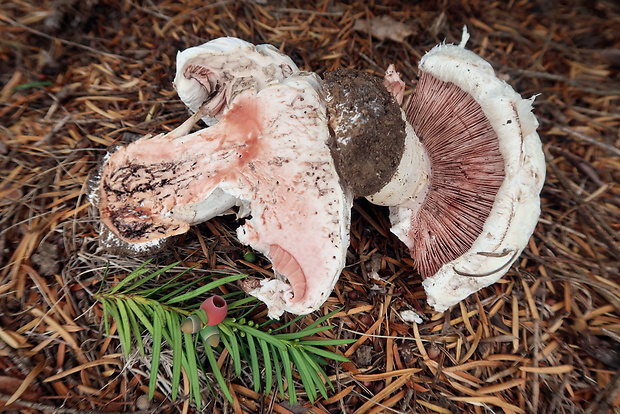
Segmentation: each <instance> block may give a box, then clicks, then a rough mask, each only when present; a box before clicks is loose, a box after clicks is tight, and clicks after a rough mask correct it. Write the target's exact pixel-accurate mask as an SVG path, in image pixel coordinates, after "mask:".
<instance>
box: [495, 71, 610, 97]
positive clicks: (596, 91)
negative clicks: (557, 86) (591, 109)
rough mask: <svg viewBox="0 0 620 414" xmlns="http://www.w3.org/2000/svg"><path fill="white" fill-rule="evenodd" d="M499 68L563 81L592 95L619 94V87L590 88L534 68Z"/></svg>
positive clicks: (526, 75)
mask: <svg viewBox="0 0 620 414" xmlns="http://www.w3.org/2000/svg"><path fill="white" fill-rule="evenodd" d="M501 69H502V71H505V72H511V73H515V74H517V75H521V76H525V77H528V78H538V79H545V80H553V81H557V82H564V83H566V84H568V85H570V86H572V87H574V88H577V89H579V90H581V91H583V92H586V93H591V94H593V95H602V96H609V95H620V89H596V88H592V87H589V86H583V85H581V84H580V83H579V82H577V81H574V80H572V79H569V78H567V77H566V76H562V75H556V74H553V73H547V72H538V71H535V70H528V69H519V68H512V67H510V66H503V67H502V68H501Z"/></svg>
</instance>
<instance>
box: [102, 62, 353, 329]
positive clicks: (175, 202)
mask: <svg viewBox="0 0 620 414" xmlns="http://www.w3.org/2000/svg"><path fill="white" fill-rule="evenodd" d="M201 115H202V111H201V110H199V112H197V113H196V114H194V116H193V117H192V118H190V120H189V121H188V122H187V123H185V124H184V125H182V126H181V127H179V128H178V129H177V130H175V131H173V132H171V133H169V134H166V135H159V136H157V137H153V138H148V139H141V140H139V141H136V142H133V143H132V144H129V145H128V146H126V147H123V148H121V149H119V150H118V151H116V152H115V153H113V154H112V155H111V156H110V157H109V158H108V159H107V160H106V163H105V164H104V166H103V168H102V172H101V181H100V183H99V192H100V197H99V209H100V212H101V221H102V223H103V224H104V226H105V227H107V229H109V231H110V232H111V233H113V234H115V235H116V237H118V238H119V239H122V240H123V241H124V242H126V243H127V244H130V245H134V246H136V250H141V249H143V248H145V247H148V246H150V245H151V244H153V243H157V242H158V241H159V240H164V239H168V238H170V237H172V236H174V235H177V234H182V233H185V232H187V231H188V229H189V226H190V225H192V224H196V223H199V222H201V221H204V220H207V219H209V218H211V217H213V216H215V215H218V214H221V213H223V212H225V211H226V210H227V209H228V208H229V207H231V206H233V205H235V204H237V205H242V206H244V207H245V208H247V209H249V210H250V211H251V218H248V219H247V220H246V221H245V224H243V225H242V226H241V227H240V228H239V229H238V231H237V235H238V238H239V240H240V241H241V242H242V243H245V244H248V245H250V246H252V247H253V248H254V249H256V250H257V251H259V252H261V253H263V254H265V255H266V256H267V257H268V258H269V259H270V260H271V261H272V263H273V269H274V273H275V274H276V278H275V279H271V280H269V281H265V282H264V283H263V284H262V285H261V286H260V287H257V288H256V289H253V290H252V291H250V292H249V293H250V294H252V295H255V296H256V297H258V298H259V299H261V300H263V301H264V302H265V303H266V304H267V306H268V308H269V316H270V317H272V318H276V317H279V316H280V315H281V314H282V313H283V312H284V311H288V312H292V313H296V314H305V313H310V312H313V311H315V310H317V309H318V308H319V307H320V306H321V305H322V304H323V303H324V302H325V300H326V299H327V297H328V296H329V295H330V293H331V291H332V289H333V287H334V285H335V283H336V281H337V280H338V277H339V276H340V273H341V271H342V268H343V267H344V264H345V259H346V251H347V248H348V245H349V224H350V211H351V205H352V197H351V195H350V194H348V193H347V192H346V191H345V190H344V189H343V188H342V187H341V185H340V179H339V177H338V174H337V171H336V167H335V165H334V161H333V159H332V157H331V152H330V148H329V146H328V139H329V131H328V127H327V119H326V108H325V102H324V101H323V100H322V97H321V94H320V82H319V81H318V78H316V77H315V75H313V74H309V73H303V74H302V73H300V74H297V75H294V76H291V77H289V78H286V79H284V80H283V81H282V82H281V83H277V82H274V83H271V84H269V85H267V86H265V87H264V88H263V89H262V90H261V91H260V92H256V91H255V90H253V89H250V90H246V91H243V92H241V93H240V94H239V96H238V97H237V98H236V99H235V100H234V101H233V102H232V103H231V105H230V107H229V108H228V110H227V111H226V112H225V113H224V114H223V115H222V118H221V121H220V122H218V123H217V124H215V125H213V126H212V127H209V128H205V129H203V130H201V131H197V132H194V133H191V134H190V133H188V132H189V130H190V129H191V125H192V124H193V123H194V122H195V120H196V119H197V117H199V116H201Z"/></svg>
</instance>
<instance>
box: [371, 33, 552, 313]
mask: <svg viewBox="0 0 620 414" xmlns="http://www.w3.org/2000/svg"><path fill="white" fill-rule="evenodd" d="M468 37H469V35H468V34H467V32H466V31H465V32H464V34H463V40H462V42H461V44H460V45H458V46H456V45H445V44H442V45H439V46H437V47H435V48H434V49H432V50H431V51H430V52H429V53H427V54H426V55H425V56H424V57H423V58H422V60H421V62H420V64H419V68H420V80H419V82H418V86H417V89H416V92H415V94H414V96H413V97H412V98H411V99H410V100H409V102H408V104H407V108H406V114H407V121H408V122H409V124H410V125H411V127H412V130H409V131H408V140H407V141H408V142H407V144H406V146H405V153H404V155H403V158H402V160H401V164H400V166H399V168H398V170H397V172H396V174H395V176H394V179H393V180H392V181H391V182H390V183H389V184H388V185H387V186H385V187H384V188H383V189H382V190H381V191H379V192H378V193H377V194H373V195H371V196H369V197H368V199H369V200H370V201H372V202H373V203H376V204H381V205H387V206H390V207H391V208H390V219H391V222H392V231H393V232H394V233H395V234H396V235H397V236H398V237H399V238H400V239H401V240H402V241H403V242H404V243H405V244H406V245H407V246H408V247H409V249H410V252H411V255H412V257H413V258H414V260H415V263H416V266H417V267H418V269H419V271H420V273H421V275H422V276H423V278H425V280H424V282H423V285H424V288H425V290H426V293H427V296H428V301H429V304H430V305H432V306H433V307H434V308H435V310H437V311H444V310H446V309H447V308H449V307H450V306H452V305H454V304H456V303H458V302H459V301H460V300H462V299H464V298H465V297H467V296H469V295H470V294H472V293H474V292H476V291H478V290H480V289H481V288H483V287H486V286H488V285H490V284H492V283H494V282H496V281H497V280H498V279H499V278H501V276H503V275H504V274H505V273H506V272H507V271H508V269H509V268H510V265H511V264H512V263H513V262H514V261H515V260H516V258H517V257H518V256H519V254H520V253H521V251H522V250H523V249H524V247H525V245H526V244H527V241H528V239H529V237H530V235H531V234H532V232H533V231H534V227H535V226H536V223H537V221H538V216H539V214H540V200H539V194H540V190H541V188H542V185H543V182H544V178H545V163H544V156H543V152H542V148H541V143H540V139H539V137H538V134H537V133H536V127H537V126H538V122H537V120H536V118H535V117H534V115H533V114H532V102H533V99H527V100H526V99H522V98H521V96H520V95H519V94H517V93H516V92H515V91H514V90H513V89H512V88H511V87H510V86H509V85H508V84H507V83H506V82H503V81H501V80H500V79H499V78H497V76H496V75H495V73H494V71H493V68H492V67H491V65H490V64H489V63H488V62H486V61H485V60H483V59H482V58H481V57H479V56H478V55H476V54H475V53H473V52H471V51H468V50H466V49H465V48H464V46H465V43H466V41H467V39H468ZM418 140H419V141H418ZM419 143H421V144H422V148H420V145H419Z"/></svg>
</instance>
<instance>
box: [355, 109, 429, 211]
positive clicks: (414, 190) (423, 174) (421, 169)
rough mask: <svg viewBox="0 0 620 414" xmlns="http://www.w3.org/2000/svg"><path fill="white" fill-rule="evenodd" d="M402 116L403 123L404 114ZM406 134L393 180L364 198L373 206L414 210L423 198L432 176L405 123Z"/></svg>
mask: <svg viewBox="0 0 620 414" xmlns="http://www.w3.org/2000/svg"><path fill="white" fill-rule="evenodd" d="M401 112H402V111H401ZM402 116H403V119H405V113H404V112H402ZM405 133H406V135H407V138H406V139H405V148H404V150H403V155H402V157H401V160H400V164H399V165H398V169H397V170H396V172H395V173H394V175H393V176H392V179H391V180H390V182H388V183H387V185H385V186H384V187H383V188H382V189H381V190H379V191H378V192H376V193H374V194H371V195H370V196H368V197H366V198H367V199H368V200H369V201H370V202H371V203H373V204H377V205H380V206H388V207H393V206H402V207H407V208H409V209H412V210H416V209H418V208H419V206H420V205H421V203H422V202H423V201H424V199H425V198H426V195H427V193H428V187H429V180H430V174H431V164H430V160H429V157H428V154H427V152H426V149H424V146H423V145H422V143H421V142H420V139H419V138H418V137H417V135H416V134H415V132H414V131H413V128H412V127H411V125H410V124H409V123H408V122H406V124H405Z"/></svg>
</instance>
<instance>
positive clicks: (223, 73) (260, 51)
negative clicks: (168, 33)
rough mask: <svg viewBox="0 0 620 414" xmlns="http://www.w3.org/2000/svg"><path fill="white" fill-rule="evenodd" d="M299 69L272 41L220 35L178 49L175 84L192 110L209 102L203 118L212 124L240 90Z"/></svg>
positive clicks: (208, 123)
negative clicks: (257, 43)
mask: <svg viewBox="0 0 620 414" xmlns="http://www.w3.org/2000/svg"><path fill="white" fill-rule="evenodd" d="M298 72H299V69H298V68H297V65H295V63H294V62H293V61H292V60H291V58H290V57H288V56H286V55H285V54H283V53H281V52H280V51H279V50H278V49H276V48H275V47H274V46H272V45H267V44H264V45H257V46H255V45H253V44H251V43H248V42H246V41H244V40H241V39H237V38H235V37H220V38H218V39H214V40H211V41H209V42H207V43H204V44H202V45H200V46H195V47H191V48H188V49H186V50H184V51H182V52H179V53H177V71H176V76H175V78H174V81H173V84H174V87H175V88H176V90H177V93H178V94H179V97H180V98H181V100H182V101H183V103H184V104H185V105H186V106H187V107H188V108H189V109H190V110H191V111H192V112H196V111H198V108H200V107H201V106H203V104H204V103H207V104H208V107H209V110H208V111H207V114H206V115H205V116H204V117H203V121H204V122H205V123H206V124H207V125H212V124H214V123H215V122H217V120H218V119H219V118H220V117H221V116H222V114H223V112H224V111H225V110H226V109H227V108H228V106H229V105H230V102H231V101H232V100H233V99H234V98H235V96H236V95H238V94H239V93H240V92H242V91H244V90H247V89H250V88H254V89H255V90H256V91H257V92H258V91H260V90H261V89H263V88H264V87H265V86H267V85H269V84H271V83H274V82H279V81H281V80H282V79H284V78H286V77H288V76H291V75H293V74H295V73H298Z"/></svg>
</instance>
